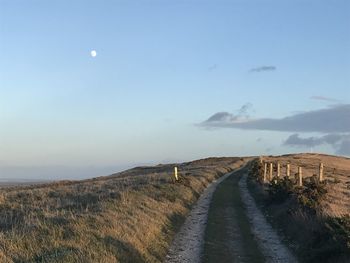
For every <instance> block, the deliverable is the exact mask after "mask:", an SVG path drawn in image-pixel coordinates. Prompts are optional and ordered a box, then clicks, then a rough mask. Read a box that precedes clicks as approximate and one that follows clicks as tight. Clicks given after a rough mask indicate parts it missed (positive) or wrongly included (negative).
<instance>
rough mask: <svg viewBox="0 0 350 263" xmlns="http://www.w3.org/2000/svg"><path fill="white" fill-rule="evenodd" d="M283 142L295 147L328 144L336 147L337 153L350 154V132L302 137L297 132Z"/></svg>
mask: <svg viewBox="0 0 350 263" xmlns="http://www.w3.org/2000/svg"><path fill="white" fill-rule="evenodd" d="M283 144H284V145H287V146H293V147H315V146H319V145H322V144H328V145H331V146H332V147H333V148H334V149H335V152H336V153H337V154H343V155H350V134H327V135H324V136H319V137H314V136H313V137H306V138H302V137H300V136H299V134H297V133H295V134H292V135H290V136H289V137H288V138H287V140H286V141H285V142H284V143H283Z"/></svg>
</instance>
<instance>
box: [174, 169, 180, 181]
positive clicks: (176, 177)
mask: <svg viewBox="0 0 350 263" xmlns="http://www.w3.org/2000/svg"><path fill="white" fill-rule="evenodd" d="M174 176H175V180H176V181H178V180H179V177H178V175H177V167H176V166H175V167H174Z"/></svg>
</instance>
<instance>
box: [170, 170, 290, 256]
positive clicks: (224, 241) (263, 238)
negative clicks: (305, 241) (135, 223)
mask: <svg viewBox="0 0 350 263" xmlns="http://www.w3.org/2000/svg"><path fill="white" fill-rule="evenodd" d="M246 173H247V171H246V169H243V170H240V171H237V172H234V173H231V174H227V175H225V176H223V177H222V178H220V179H219V180H217V181H216V182H215V183H213V184H212V185H210V186H209V187H208V188H207V190H206V191H205V192H204V193H203V195H202V196H201V197H200V199H199V200H198V203H197V205H196V206H195V207H194V209H193V210H192V211H191V213H190V215H189V217H188V218H187V220H186V222H185V224H184V225H183V227H182V228H181V230H180V232H179V233H178V235H177V236H176V238H175V240H174V242H173V245H172V247H171V249H170V251H169V254H168V256H167V260H166V262H169V263H170V262H297V261H296V259H295V257H294V256H293V255H292V254H291V253H290V251H289V250H288V249H287V248H286V247H285V246H284V245H283V244H282V243H281V241H280V238H279V237H278V235H277V233H276V232H275V231H274V230H273V229H272V227H271V226H270V225H269V223H268V222H267V221H266V220H265V218H264V216H263V215H262V213H261V212H260V211H259V209H258V208H257V206H256V204H255V201H254V199H253V198H252V197H251V195H250V193H249V191H248V189H247V183H246Z"/></svg>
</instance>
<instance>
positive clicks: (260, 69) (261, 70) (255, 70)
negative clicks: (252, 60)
mask: <svg viewBox="0 0 350 263" xmlns="http://www.w3.org/2000/svg"><path fill="white" fill-rule="evenodd" d="M276 69H277V68H276V67H275V66H261V67H256V68H252V69H250V70H249V72H263V71H274V70H276Z"/></svg>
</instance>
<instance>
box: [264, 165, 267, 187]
mask: <svg viewBox="0 0 350 263" xmlns="http://www.w3.org/2000/svg"><path fill="white" fill-rule="evenodd" d="M266 175H267V163H264V177H263V183H266V181H267V179H266Z"/></svg>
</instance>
